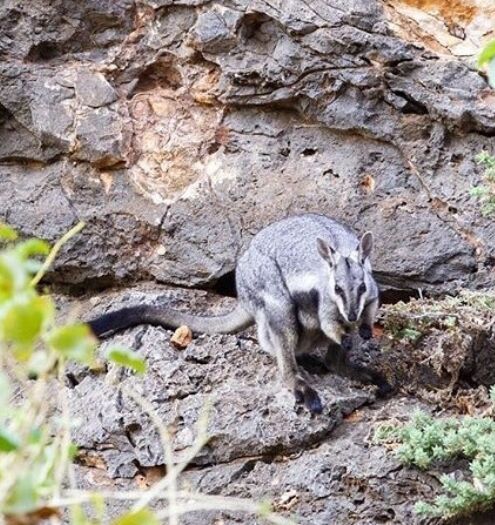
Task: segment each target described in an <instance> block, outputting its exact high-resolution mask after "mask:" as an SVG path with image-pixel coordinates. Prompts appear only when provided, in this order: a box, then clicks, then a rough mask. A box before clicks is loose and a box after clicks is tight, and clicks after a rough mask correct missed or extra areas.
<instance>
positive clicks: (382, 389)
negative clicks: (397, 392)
mask: <svg viewBox="0 0 495 525" xmlns="http://www.w3.org/2000/svg"><path fill="white" fill-rule="evenodd" d="M373 383H374V384H375V385H376V386H377V387H378V391H377V393H376V395H377V396H378V397H386V396H388V395H389V394H390V393H391V392H393V390H394V388H393V386H392V385H391V384H390V383H389V382H388V381H387V380H386V379H385V378H384V377H383V376H382V375H381V374H376V375H375V377H374V378H373Z"/></svg>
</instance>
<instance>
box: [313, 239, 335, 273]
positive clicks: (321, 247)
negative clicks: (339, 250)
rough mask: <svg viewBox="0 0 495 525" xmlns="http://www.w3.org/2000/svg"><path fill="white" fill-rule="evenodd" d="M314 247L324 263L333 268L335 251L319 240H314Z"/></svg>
mask: <svg viewBox="0 0 495 525" xmlns="http://www.w3.org/2000/svg"><path fill="white" fill-rule="evenodd" d="M316 247H317V248H318V253H319V254H320V255H321V256H322V257H323V259H324V260H325V261H327V263H328V264H329V265H330V266H335V250H334V249H333V248H332V247H331V246H330V245H329V244H328V242H326V241H324V240H323V239H320V238H319V237H318V238H317V239H316Z"/></svg>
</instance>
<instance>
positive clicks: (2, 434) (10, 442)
mask: <svg viewBox="0 0 495 525" xmlns="http://www.w3.org/2000/svg"><path fill="white" fill-rule="evenodd" d="M19 446H20V443H19V440H18V439H17V437H16V436H14V434H12V432H10V431H9V430H7V429H6V428H0V452H12V451H14V450H17V449H18V448H19Z"/></svg>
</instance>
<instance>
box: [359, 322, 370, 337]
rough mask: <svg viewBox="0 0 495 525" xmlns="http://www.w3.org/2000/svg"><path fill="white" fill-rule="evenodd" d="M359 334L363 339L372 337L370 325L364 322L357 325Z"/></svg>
mask: <svg viewBox="0 0 495 525" xmlns="http://www.w3.org/2000/svg"><path fill="white" fill-rule="evenodd" d="M359 335H360V336H361V338H362V339H364V340H365V341H367V340H368V339H371V338H372V337H373V331H372V329H371V326H368V325H366V324H362V325H361V326H360V327H359Z"/></svg>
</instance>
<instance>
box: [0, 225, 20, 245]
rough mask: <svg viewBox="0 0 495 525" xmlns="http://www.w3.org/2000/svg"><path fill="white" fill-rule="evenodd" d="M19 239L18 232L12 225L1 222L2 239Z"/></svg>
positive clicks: (0, 238) (0, 233) (0, 235)
mask: <svg viewBox="0 0 495 525" xmlns="http://www.w3.org/2000/svg"><path fill="white" fill-rule="evenodd" d="M16 239H17V232H16V231H15V230H14V229H12V228H11V227H10V226H7V225H6V224H4V223H3V222H0V240H2V241H15V240H16Z"/></svg>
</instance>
